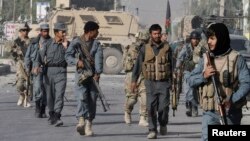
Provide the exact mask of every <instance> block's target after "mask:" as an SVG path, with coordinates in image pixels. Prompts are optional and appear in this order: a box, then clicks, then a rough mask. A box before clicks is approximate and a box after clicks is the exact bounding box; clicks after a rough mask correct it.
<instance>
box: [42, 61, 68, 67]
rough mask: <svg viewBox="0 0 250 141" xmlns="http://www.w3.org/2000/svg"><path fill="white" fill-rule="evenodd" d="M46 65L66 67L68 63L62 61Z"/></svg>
mask: <svg viewBox="0 0 250 141" xmlns="http://www.w3.org/2000/svg"><path fill="white" fill-rule="evenodd" d="M46 67H64V68H66V67H67V63H66V62H63V63H60V64H47V65H46Z"/></svg>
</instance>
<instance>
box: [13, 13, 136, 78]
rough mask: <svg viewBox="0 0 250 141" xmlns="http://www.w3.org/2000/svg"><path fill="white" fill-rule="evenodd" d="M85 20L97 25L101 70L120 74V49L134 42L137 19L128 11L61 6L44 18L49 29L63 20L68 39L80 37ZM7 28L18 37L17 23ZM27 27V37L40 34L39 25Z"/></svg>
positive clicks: (51, 31)
mask: <svg viewBox="0 0 250 141" xmlns="http://www.w3.org/2000/svg"><path fill="white" fill-rule="evenodd" d="M87 21H95V22H97V23H98V24H99V26H100V29H99V35H98V37H97V39H98V40H99V41H100V42H101V45H102V47H103V54H104V62H103V63H104V70H103V71H104V73H106V74H118V73H120V72H121V71H122V56H123V49H124V47H126V46H128V45H130V44H132V42H134V41H135V34H136V33H137V32H138V31H139V24H138V20H137V18H136V17H135V16H134V15H131V14H130V13H128V12H121V11H96V10H95V9H94V8H85V9H82V8H81V9H72V8H64V9H62V8H60V9H53V10H52V11H51V12H50V13H49V14H48V15H47V18H46V19H45V22H47V23H49V25H50V27H51V28H52V29H53V28H54V27H53V26H54V23H56V22H64V23H66V25H67V29H68V30H67V39H68V40H71V39H73V38H74V37H76V36H80V35H81V34H82V33H83V27H84V24H85V23H86V22H87ZM15 25H18V23H15ZM8 27H11V31H12V32H11V33H13V34H11V35H12V36H11V37H12V38H11V39H13V38H15V37H17V30H18V29H14V27H18V26H8ZM30 27H31V28H32V30H31V32H30V33H29V37H36V36H37V35H38V33H39V24H30ZM8 33H9V32H8ZM14 33H15V34H14ZM14 35H15V36H14ZM50 35H51V36H52V37H53V36H54V33H53V30H50ZM11 39H10V40H11Z"/></svg>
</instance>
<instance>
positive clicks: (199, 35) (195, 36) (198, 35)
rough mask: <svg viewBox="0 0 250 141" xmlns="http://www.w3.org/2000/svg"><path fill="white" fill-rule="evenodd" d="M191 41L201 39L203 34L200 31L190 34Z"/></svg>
mask: <svg viewBox="0 0 250 141" xmlns="http://www.w3.org/2000/svg"><path fill="white" fill-rule="evenodd" d="M189 38H190V39H201V34H200V32H198V31H193V32H191V34H190V37H189Z"/></svg>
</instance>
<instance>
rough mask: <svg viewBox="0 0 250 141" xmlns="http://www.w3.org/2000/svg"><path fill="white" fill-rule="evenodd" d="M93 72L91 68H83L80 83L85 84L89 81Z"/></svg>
mask: <svg viewBox="0 0 250 141" xmlns="http://www.w3.org/2000/svg"><path fill="white" fill-rule="evenodd" d="M93 75H94V74H93V72H92V71H91V70H83V71H82V72H81V75H80V78H79V80H78V85H83V84H86V82H88V80H89V78H91V77H93Z"/></svg>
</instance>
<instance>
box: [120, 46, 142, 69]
mask: <svg viewBox="0 0 250 141" xmlns="http://www.w3.org/2000/svg"><path fill="white" fill-rule="evenodd" d="M139 46H140V44H139V43H133V44H132V45H129V46H128V47H127V49H126V51H125V53H124V58H123V68H124V70H125V72H129V71H132V69H133V67H134V65H135V62H136V59H137V57H138V53H139Z"/></svg>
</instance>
